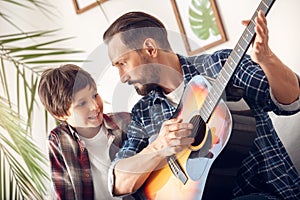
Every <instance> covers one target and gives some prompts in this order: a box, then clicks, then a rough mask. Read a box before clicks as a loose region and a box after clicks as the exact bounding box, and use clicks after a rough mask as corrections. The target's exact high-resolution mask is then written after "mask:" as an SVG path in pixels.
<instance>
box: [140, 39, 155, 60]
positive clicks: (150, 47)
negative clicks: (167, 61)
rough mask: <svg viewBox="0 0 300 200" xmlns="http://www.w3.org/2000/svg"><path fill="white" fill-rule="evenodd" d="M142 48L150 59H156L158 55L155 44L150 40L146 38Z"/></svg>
mask: <svg viewBox="0 0 300 200" xmlns="http://www.w3.org/2000/svg"><path fill="white" fill-rule="evenodd" d="M143 48H144V49H146V52H147V53H148V55H149V56H151V57H156V56H157V53H158V49H157V44H156V42H155V40H153V39H152V38H147V39H146V40H145V41H144V43H143Z"/></svg>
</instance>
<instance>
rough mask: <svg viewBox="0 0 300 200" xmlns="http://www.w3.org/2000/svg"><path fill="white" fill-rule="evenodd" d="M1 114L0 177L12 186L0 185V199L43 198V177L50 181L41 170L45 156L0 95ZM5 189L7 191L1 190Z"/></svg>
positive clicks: (24, 125)
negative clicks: (8, 195) (9, 197)
mask: <svg viewBox="0 0 300 200" xmlns="http://www.w3.org/2000/svg"><path fill="white" fill-rule="evenodd" d="M0 114H1V118H0V127H1V129H0V132H1V134H0V160H1V162H0V170H1V171H0V172H1V178H0V179H1V183H3V185H6V184H7V180H8V181H9V182H10V185H11V186H14V187H4V188H2V187H1V190H2V192H1V195H0V198H1V199H6V197H7V194H10V196H11V197H17V199H19V198H20V199H43V196H44V195H45V193H46V190H45V188H46V187H45V180H49V178H48V175H47V173H45V171H43V170H41V165H44V166H46V163H47V158H46V156H45V155H44V154H42V153H41V150H40V149H38V148H37V146H36V145H35V144H34V142H33V141H32V140H31V139H30V138H29V137H28V136H27V131H26V126H27V123H26V122H24V121H23V120H22V119H20V117H19V114H18V113H17V112H12V110H11V107H10V105H9V104H8V102H7V101H6V100H5V99H3V98H0ZM2 128H3V129H2ZM24 164H25V165H24ZM26 167H27V168H28V169H27V168H26ZM1 185H2V184H1ZM7 189H8V190H9V191H8V193H6V192H4V190H7ZM5 195H6V196H5Z"/></svg>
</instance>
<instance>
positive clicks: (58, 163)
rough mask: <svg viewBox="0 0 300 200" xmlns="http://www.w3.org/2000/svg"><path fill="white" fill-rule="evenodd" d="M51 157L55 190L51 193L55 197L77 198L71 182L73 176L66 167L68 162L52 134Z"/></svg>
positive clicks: (50, 142)
mask: <svg viewBox="0 0 300 200" xmlns="http://www.w3.org/2000/svg"><path fill="white" fill-rule="evenodd" d="M48 142H49V143H48V145H49V146H48V149H49V159H50V167H51V180H52V183H53V189H54V192H53V193H52V194H51V195H53V198H55V199H66V198H67V197H70V198H71V199H75V193H74V190H73V186H72V183H71V178H70V176H69V174H68V171H67V169H66V164H65V163H64V159H63V156H62V152H61V150H60V148H59V145H58V142H57V140H56V139H55V137H54V136H53V135H52V136H50V137H49V141H48Z"/></svg>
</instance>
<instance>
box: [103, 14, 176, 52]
mask: <svg viewBox="0 0 300 200" xmlns="http://www.w3.org/2000/svg"><path fill="white" fill-rule="evenodd" d="M116 34H120V35H121V39H122V41H123V43H124V44H125V45H126V46H127V47H128V48H129V49H132V50H138V49H141V48H142V44H143V42H144V41H145V39H147V38H152V39H154V40H155V41H156V42H157V44H158V47H159V48H160V49H163V50H167V51H171V46H170V44H169V41H168V34H167V30H166V28H165V26H164V25H163V23H162V22H161V21H160V20H158V19H157V18H155V17H154V16H152V15H149V14H147V13H144V12H128V13H126V14H124V15H122V16H120V17H119V18H118V19H116V20H115V21H114V22H113V23H112V24H111V25H110V27H109V28H108V29H107V30H106V31H105V33H104V35H103V40H104V41H105V43H106V44H107V43H108V42H109V41H110V40H111V38H112V37H113V36H114V35H116Z"/></svg>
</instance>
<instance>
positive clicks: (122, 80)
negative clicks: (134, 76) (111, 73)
mask: <svg viewBox="0 0 300 200" xmlns="http://www.w3.org/2000/svg"><path fill="white" fill-rule="evenodd" d="M129 79H130V76H129V75H128V74H127V73H124V74H123V75H120V80H121V82H122V83H126V82H127V81H128V80H129Z"/></svg>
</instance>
